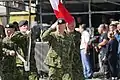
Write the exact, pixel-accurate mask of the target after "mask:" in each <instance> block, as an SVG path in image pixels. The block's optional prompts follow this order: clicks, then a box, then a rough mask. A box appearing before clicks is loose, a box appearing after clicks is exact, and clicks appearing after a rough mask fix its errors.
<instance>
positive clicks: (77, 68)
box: [67, 22, 83, 80]
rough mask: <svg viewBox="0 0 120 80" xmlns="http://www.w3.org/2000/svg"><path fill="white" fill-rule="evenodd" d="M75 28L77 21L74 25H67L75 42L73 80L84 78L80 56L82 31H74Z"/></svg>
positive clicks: (73, 49)
mask: <svg viewBox="0 0 120 80" xmlns="http://www.w3.org/2000/svg"><path fill="white" fill-rule="evenodd" d="M74 29H75V22H74V25H72V24H70V25H67V33H68V34H69V36H71V37H72V39H73V41H74V44H73V48H72V51H71V53H72V60H73V62H72V76H73V80H83V73H82V64H81V63H80V56H79V53H80V52H79V45H80V33H78V32H76V31H74Z"/></svg>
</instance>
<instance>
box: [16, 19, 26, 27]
mask: <svg viewBox="0 0 120 80" xmlns="http://www.w3.org/2000/svg"><path fill="white" fill-rule="evenodd" d="M23 25H28V21H27V20H22V21H20V22H19V24H18V26H19V27H21V26H23Z"/></svg>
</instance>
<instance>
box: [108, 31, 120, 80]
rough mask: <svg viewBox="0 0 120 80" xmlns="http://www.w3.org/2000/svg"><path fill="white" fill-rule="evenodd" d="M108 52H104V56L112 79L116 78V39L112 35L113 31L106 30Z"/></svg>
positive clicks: (115, 79)
mask: <svg viewBox="0 0 120 80" xmlns="http://www.w3.org/2000/svg"><path fill="white" fill-rule="evenodd" d="M108 38H109V42H108V45H107V46H108V52H107V53H106V58H107V60H108V65H109V69H110V72H111V77H112V80H117V51H118V41H117V40H116V38H115V37H114V33H113V32H111V31H110V32H108Z"/></svg>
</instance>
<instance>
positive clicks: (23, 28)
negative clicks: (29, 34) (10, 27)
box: [19, 25, 29, 32]
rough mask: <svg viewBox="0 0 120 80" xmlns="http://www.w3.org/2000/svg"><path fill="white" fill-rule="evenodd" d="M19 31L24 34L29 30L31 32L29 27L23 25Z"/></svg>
mask: <svg viewBox="0 0 120 80" xmlns="http://www.w3.org/2000/svg"><path fill="white" fill-rule="evenodd" d="M19 30H20V31H22V32H26V31H27V30H29V27H28V26H27V25H22V26H20V27H19Z"/></svg>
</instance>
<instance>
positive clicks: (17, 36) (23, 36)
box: [11, 20, 37, 80]
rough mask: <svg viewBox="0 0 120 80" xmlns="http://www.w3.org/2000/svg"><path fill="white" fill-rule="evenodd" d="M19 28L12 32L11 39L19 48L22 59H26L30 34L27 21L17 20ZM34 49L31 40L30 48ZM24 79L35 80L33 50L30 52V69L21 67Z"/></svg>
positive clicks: (35, 70) (35, 71)
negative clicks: (26, 69)
mask: <svg viewBox="0 0 120 80" xmlns="http://www.w3.org/2000/svg"><path fill="white" fill-rule="evenodd" d="M19 30H20V31H16V32H15V33H14V35H13V36H12V38H11V40H12V41H13V42H14V43H16V44H17V45H18V46H19V47H20V48H21V52H20V53H21V54H22V55H23V58H24V60H25V61H26V60H27V58H28V57H27V56H28V44H29V38H28V37H29V36H31V32H30V31H29V27H28V21H27V20H22V21H20V22H19ZM33 49H34V43H33V41H32V49H31V51H33ZM22 73H23V74H24V80H37V69H36V65H35V59H34V52H31V54H30V71H25V69H23V72H22Z"/></svg>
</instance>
